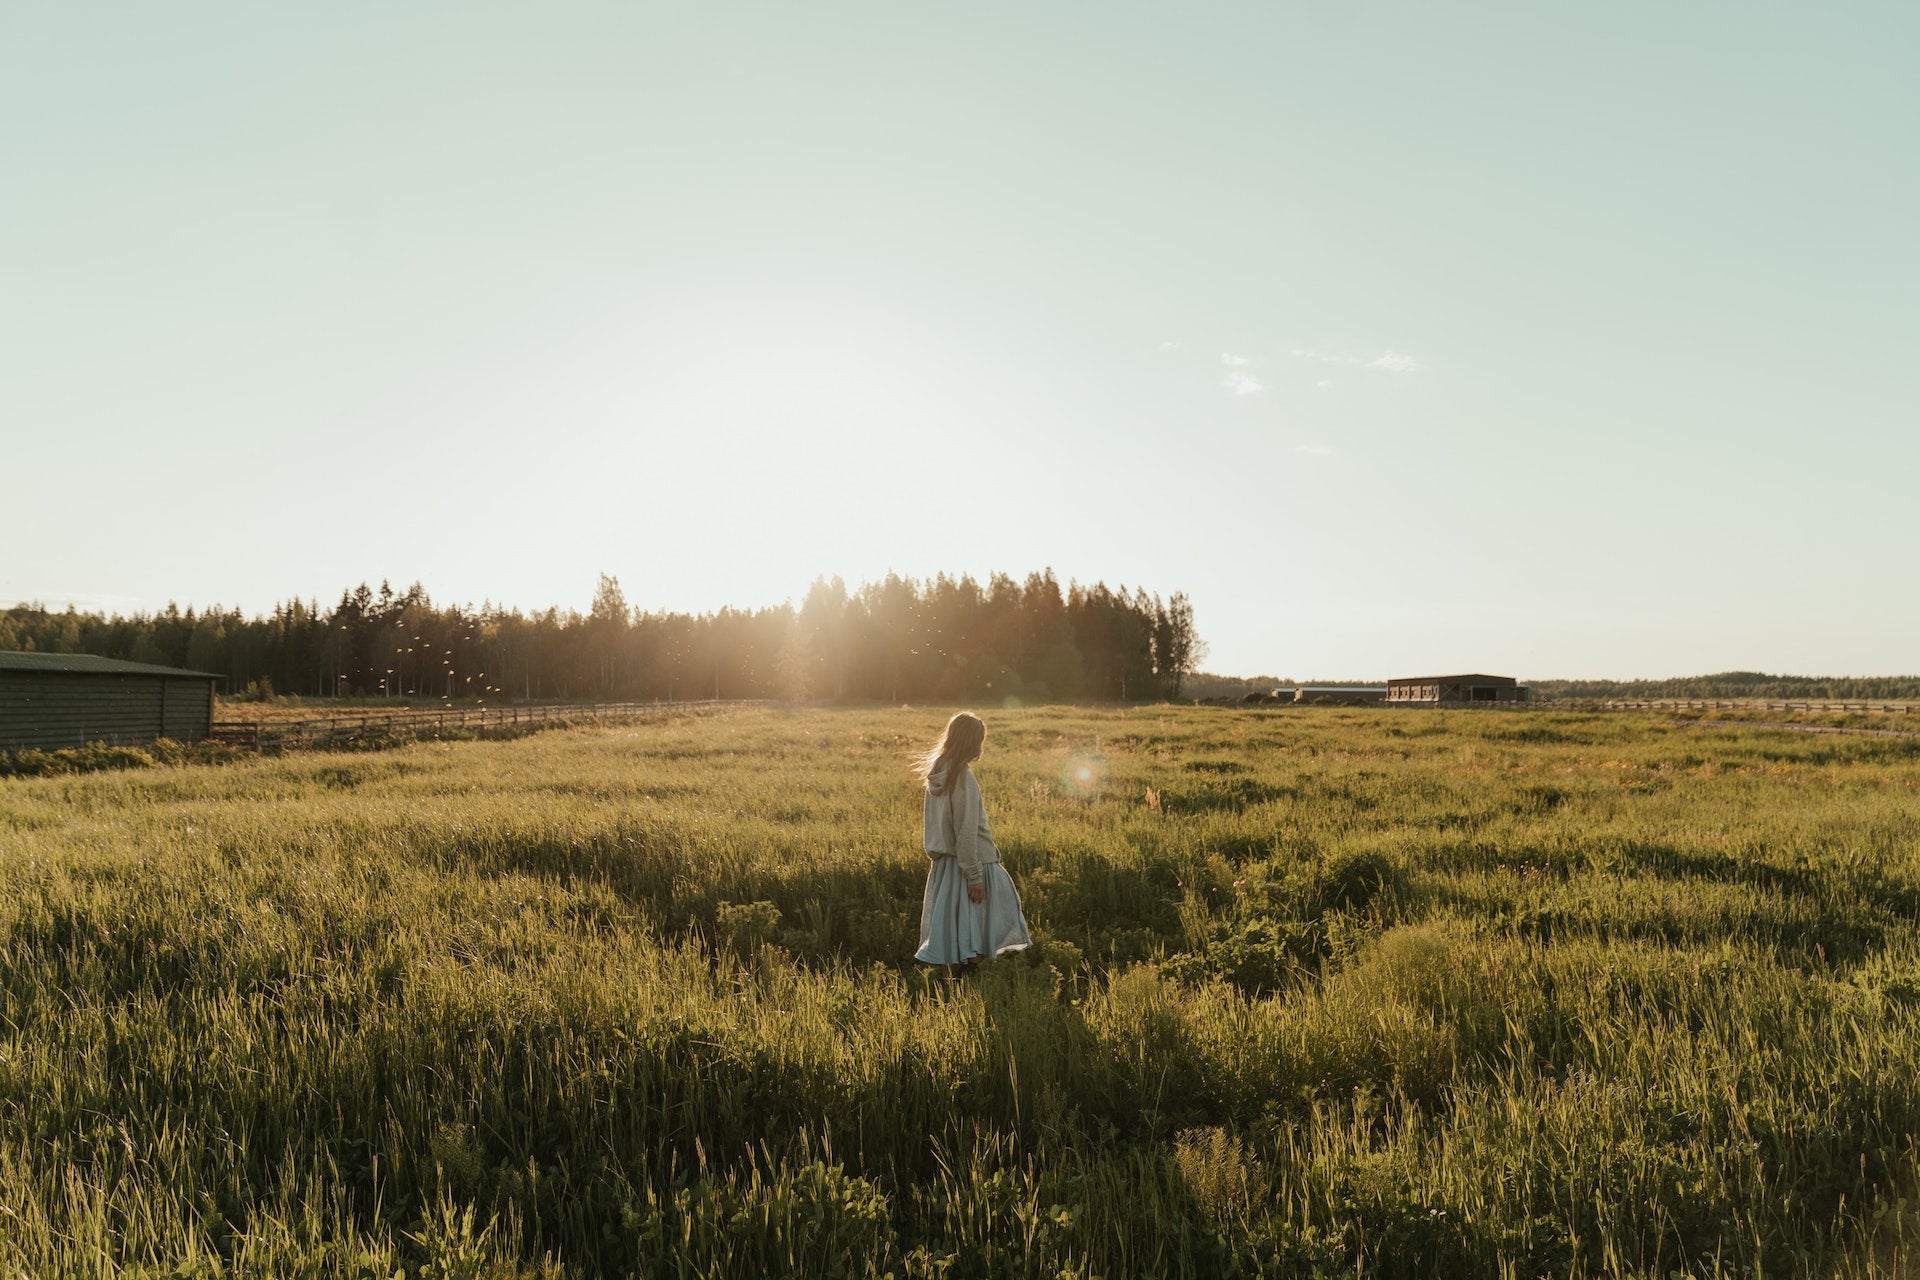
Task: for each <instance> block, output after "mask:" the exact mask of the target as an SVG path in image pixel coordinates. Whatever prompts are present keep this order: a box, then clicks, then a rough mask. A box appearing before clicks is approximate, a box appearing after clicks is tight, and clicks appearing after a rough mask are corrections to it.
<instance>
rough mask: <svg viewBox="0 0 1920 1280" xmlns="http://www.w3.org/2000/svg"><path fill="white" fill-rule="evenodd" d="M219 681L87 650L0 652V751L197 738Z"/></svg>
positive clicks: (209, 721)
mask: <svg viewBox="0 0 1920 1280" xmlns="http://www.w3.org/2000/svg"><path fill="white" fill-rule="evenodd" d="M219 679H221V677H220V676H217V675H215V674H213V673H212V672H210V671H187V670H184V669H183V668H180V667H156V666H154V665H152V664H151V663H146V662H121V661H120V660H118V659H116V658H97V657H95V656H93V655H92V654H87V653H0V751H17V750H19V749H21V748H23V747H40V748H43V749H50V748H54V747H77V746H82V745H84V744H85V743H89V742H113V743H121V744H128V745H131V744H134V743H140V742H152V741H153V740H154V739H155V738H173V739H175V740H177V741H180V742H197V741H199V740H200V739H201V738H204V737H206V736H207V734H208V733H209V732H211V731H212V728H213V684H214V681H216V680H219Z"/></svg>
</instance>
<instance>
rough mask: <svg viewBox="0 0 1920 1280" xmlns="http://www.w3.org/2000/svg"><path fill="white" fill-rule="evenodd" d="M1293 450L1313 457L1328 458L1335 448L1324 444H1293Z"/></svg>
mask: <svg viewBox="0 0 1920 1280" xmlns="http://www.w3.org/2000/svg"><path fill="white" fill-rule="evenodd" d="M1293 451H1294V452H1295V453H1304V454H1306V455H1307V456H1309V457H1313V458H1327V457H1331V456H1332V455H1333V450H1332V449H1329V448H1328V447H1327V446H1326V445H1324V444H1297V445H1295V446H1293Z"/></svg>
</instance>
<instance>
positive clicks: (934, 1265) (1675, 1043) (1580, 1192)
mask: <svg viewBox="0 0 1920 1280" xmlns="http://www.w3.org/2000/svg"><path fill="white" fill-rule="evenodd" d="M941 719H942V717H941V716H940V715H939V714H937V713H935V712H933V711H920V710H900V711H828V710H819V711H774V710H750V711H743V712H741V713H739V714H737V715H732V716H728V717H723V718H710V719H703V720H692V719H688V720H680V721H674V722H670V723H665V724H649V725H644V726H631V727H621V728H609V729H582V730H575V731H568V732H559V733H553V734H546V735H541V736H537V737H532V738H525V739H520V740H515V741H509V742H493V743H482V742H461V743H440V744H418V745H414V746H409V747H405V748H402V749H399V750H395V751H391V752H385V753H361V754H311V755H299V756H288V757H282V758H278V759H272V760H243V761H238V762H231V763H225V764H220V765H185V766H179V767H164V768H148V769H142V770H138V771H129V772H120V773H95V774H89V775H85V776H68V777H46V778H31V779H29V778H15V779H8V780H4V781H0V939H4V947H5V950H4V953H3V958H0V1267H4V1268H5V1269H6V1271H7V1272H8V1273H9V1274H11V1273H13V1272H25V1273H27V1274H31V1275H40V1274H45V1275H78V1276H91V1275H98V1276H110V1275H125V1274H167V1275H216V1274H230V1273H231V1274H247V1275H274V1276H279V1275H309V1276H380V1277H389V1276H392V1275H393V1274H394V1273H395V1272H396V1270H398V1269H400V1268H405V1269H406V1270H407V1274H408V1275H409V1276H415V1275H426V1276H582V1277H584V1276H598V1275H621V1274H647V1275H672V1276H715V1277H718V1276H736V1275H793V1276H821V1275H836V1274H837V1275H868V1274H884V1273H888V1272H891V1273H892V1274H894V1275H896V1276H902V1277H905V1276H947V1277H956V1278H957V1277H973V1276H980V1277H987V1276H996V1277H997V1276H1048V1277H1057V1276H1095V1275H1098V1276H1106V1277H1110V1278H1116V1280H1117V1278H1119V1277H1130V1276H1148V1275H1193V1276H1213V1275H1222V1276H1334V1275H1355V1274H1360V1275H1367V1276H1459V1275H1489V1276H1501V1275H1506V1276H1545V1275H1553V1276H1561V1275H1568V1276H1616V1275H1617V1276H1627V1275H1632V1276H1639V1275H1659V1276H1668V1275H1676V1274H1677V1275H1692V1276H1710V1275H1724V1276H1760V1275H1763V1276H1827V1275H1833V1274H1852V1275H1861V1276H1866V1275H1901V1274H1906V1273H1908V1271H1909V1270H1910V1269H1911V1268H1912V1267H1914V1266H1915V1265H1916V1263H1920V1253H1917V1251H1916V1249H1915V1221H1914V1217H1913V1210H1912V1209H1911V1207H1910V1206H1911V1205H1912V1203H1913V1200H1914V1196H1915V1192H1916V1187H1917V1186H1920V1180H1917V1179H1916V1177H1915V1174H1916V1170H1917V1169H1920V1164H1917V1163H1916V1152H1915V1149H1914V1147H1913V1145H1912V1138H1911V1135H1913V1134H1914V1133H1915V1132H1916V1130H1920V1035H1917V1034H1916V1032H1920V930H1916V915H1917V914H1920V804H1916V800H1920V744H1916V743H1913V742H1909V741H1906V740H1898V739H1841V738H1808V737H1804V736H1796V735H1792V734H1787V733H1779V732H1766V731H1757V730H1735V729H1723V730H1718V731H1715V732H1713V733H1711V734H1706V733H1701V732H1697V731H1688V730H1685V729H1676V728H1672V727H1669V726H1665V725H1663V724H1662V723H1660V722H1658V721H1655V720H1651V719H1640V718H1635V717H1624V716H1609V717H1604V718H1603V717H1598V716H1592V717H1588V716H1579V715H1563V714H1556V713H1530V714H1527V715H1525V716H1520V715H1496V714H1469V713H1435V712H1385V711H1379V710H1365V711H1358V710H1356V711H1340V710H1329V709H1319V710H1311V711H1306V712H1302V711H1299V710H1293V709H1288V710H1282V711H1275V712H1234V711H1216V710H1210V709H1182V710H1173V709H1151V710H1136V711H1113V712H1087V711H1069V710H1058V709H1051V710H1044V711H1026V712H1005V713H998V714H994V715H992V716H990V717H989V723H990V726H991V732H990V738H989V743H988V755H987V758H986V759H985V760H984V761H983V762H982V765H981V766H980V770H979V771H980V773H981V776H982V782H983V785H984V787H985V790H986V793H987V796H988V799H989V803H990V805H991V806H992V809H993V813H994V818H995V829H996V832H997V833H999V835H1000V842H1001V846H1002V849H1003V852H1004V854H1005V857H1006V861H1007V863H1008V865H1009V867H1010V868H1011V870H1012V871H1013V873H1014V875H1015V877H1016V879H1017V880H1018V881H1019V883H1020V885H1021V888H1022V892H1023V894H1024V896H1025V904H1026V908H1027V913H1028V916H1029V919H1030V921H1031V922H1032V924H1033V926H1034V932H1035V936H1036V938H1037V940H1038V946H1037V947H1036V949H1035V952H1034V953H1031V954H1029V955H1028V956H1025V957H1020V958H1017V959H1010V960H1008V961H1004V962H1002V963H1000V964H998V965H996V966H994V967H993V968H992V969H991V970H989V971H987V972H984V973H982V974H980V975H979V976H978V978H977V979H976V980H974V981H972V982H971V983H970V984H969V985H967V986H964V987H962V988H961V989H959V990H957V991H951V992H949V991H943V990H941V989H939V988H938V987H936V986H935V985H933V984H932V983H930V981H929V976H928V975H927V974H925V973H923V972H920V971H918V970H917V969H916V968H915V967H914V966H913V965H912V964H911V962H910V961H909V960H907V956H908V955H909V954H910V952H911V951H912V948H913V945H914V942H915V938H916V927H917V912H918V904H919V894H920V887H921V882H922V879H923V878H924V874H925V867H926V863H925V859H924V857H923V856H922V854H921V853H920V852H919V850H918V839H919V831H918V822H919V813H920V805H919V799H918V796H917V794H916V793H915V791H914V790H913V787H912V785H911V781H910V779H909V777H908V775H907V773H906V770H905V760H906V758H907V756H908V755H909V754H910V753H911V751H912V750H913V749H914V748H915V747H917V746H918V745H920V744H921V743H922V742H924V741H925V740H927V739H928V738H930V737H931V736H932V734H933V733H934V732H935V731H936V730H937V728H938V725H939V723H940V721H941ZM1082 765H1085V766H1086V768H1085V769H1084V770H1083V769H1082V768H1081V767H1080V766H1082ZM1089 779H1090V780H1091V781H1088V780H1089Z"/></svg>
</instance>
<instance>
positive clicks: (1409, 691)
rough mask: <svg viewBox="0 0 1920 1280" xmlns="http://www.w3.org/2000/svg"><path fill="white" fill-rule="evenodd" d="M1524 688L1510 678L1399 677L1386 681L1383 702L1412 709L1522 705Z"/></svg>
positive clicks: (1484, 676) (1469, 676)
mask: <svg viewBox="0 0 1920 1280" xmlns="http://www.w3.org/2000/svg"><path fill="white" fill-rule="evenodd" d="M1526 700H1527V687H1526V686H1525V685H1523V684H1521V683H1520V682H1519V681H1518V680H1515V679H1514V678H1513V677H1512V676H1486V675H1465V676H1401V677H1399V678H1397V679H1393V680H1389V681H1387V701H1388V702H1389V703H1393V704H1399V705H1405V704H1408V703H1412V704H1413V705H1415V706H1429V707H1440V706H1453V705H1457V704H1467V705H1472V704H1475V703H1488V702H1525V701H1526Z"/></svg>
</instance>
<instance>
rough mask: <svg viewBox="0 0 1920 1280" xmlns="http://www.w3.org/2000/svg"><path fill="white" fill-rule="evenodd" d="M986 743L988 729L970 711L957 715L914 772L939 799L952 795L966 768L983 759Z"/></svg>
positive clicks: (916, 763) (943, 730) (960, 712)
mask: <svg viewBox="0 0 1920 1280" xmlns="http://www.w3.org/2000/svg"><path fill="white" fill-rule="evenodd" d="M986 740H987V726H986V725H985V723H983V722H982V721H981V719H980V717H979V716H976V715H974V714H973V713H972V712H971V711H956V712H954V715H953V719H951V720H949V721H947V727H946V728H944V729H942V730H941V731H940V740H939V741H938V742H935V743H934V744H933V747H932V749H931V750H929V751H928V752H927V754H925V755H923V756H921V757H920V759H919V760H918V761H916V762H915V764H914V770H913V771H914V772H915V773H917V774H919V775H920V781H922V782H924V783H926V784H927V790H929V791H931V792H933V794H935V795H937V796H944V795H947V794H949V793H951V792H952V790H953V784H954V783H956V782H958V781H959V780H960V774H961V773H962V772H963V771H964V770H965V769H966V767H967V766H968V765H969V764H971V763H973V762H974V761H975V760H978V759H979V758H980V746H981V744H982V743H984V742H985V741H986Z"/></svg>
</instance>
